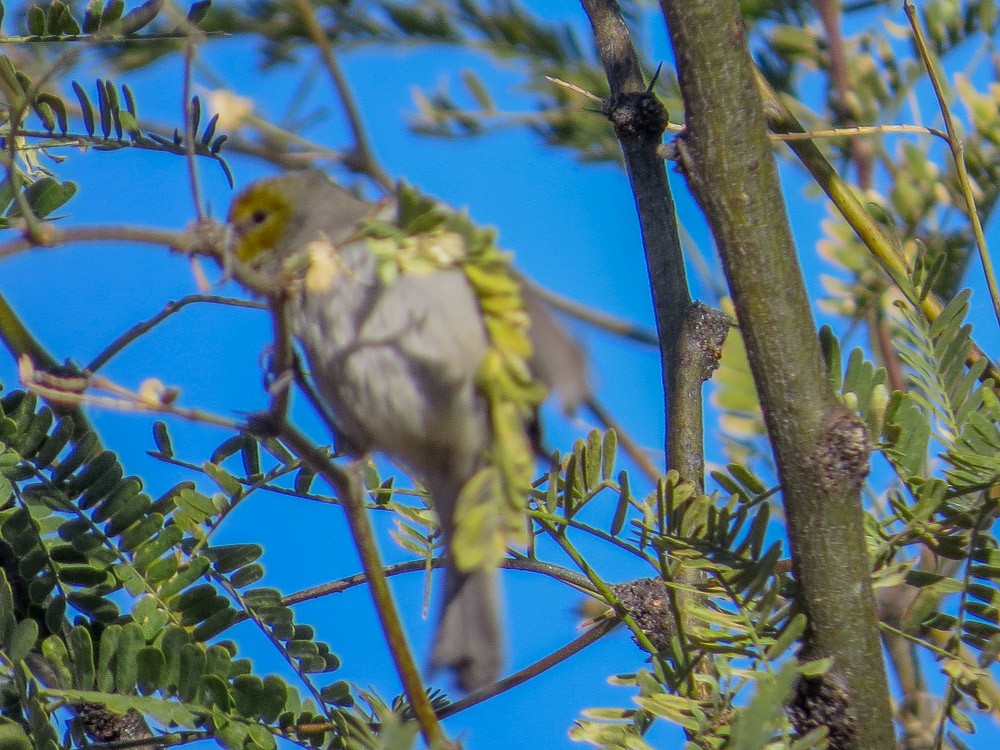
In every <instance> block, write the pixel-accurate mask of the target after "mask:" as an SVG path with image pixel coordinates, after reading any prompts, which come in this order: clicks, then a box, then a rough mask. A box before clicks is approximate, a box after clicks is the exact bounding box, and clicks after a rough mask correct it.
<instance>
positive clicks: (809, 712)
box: [785, 673, 858, 750]
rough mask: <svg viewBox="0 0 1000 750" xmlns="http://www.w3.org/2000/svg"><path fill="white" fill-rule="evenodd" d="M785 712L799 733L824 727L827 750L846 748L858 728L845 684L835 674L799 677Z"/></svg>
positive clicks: (852, 740) (856, 718)
mask: <svg viewBox="0 0 1000 750" xmlns="http://www.w3.org/2000/svg"><path fill="white" fill-rule="evenodd" d="M785 712H786V713H787V714H788V719H789V720H790V721H791V722H792V726H794V727H795V731H796V732H798V733H799V734H800V735H804V734H807V733H809V732H811V731H812V730H814V729H817V728H819V727H826V728H827V731H828V732H829V734H828V735H827V743H828V744H827V747H828V748H829V750H847V748H849V747H852V746H853V743H854V739H855V735H856V734H857V731H858V717H857V712H856V711H855V709H854V706H853V705H852V704H851V700H850V696H849V695H848V692H847V687H846V686H845V684H844V682H843V680H842V679H841V678H840V677H838V676H837V675H835V674H832V673H827V674H823V675H819V676H816V677H812V676H808V677H807V676H805V675H803V676H802V677H800V678H799V680H798V682H797V683H796V685H795V692H794V693H793V694H792V697H791V699H790V700H789V701H788V705H786V706H785Z"/></svg>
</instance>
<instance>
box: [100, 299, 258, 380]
mask: <svg viewBox="0 0 1000 750" xmlns="http://www.w3.org/2000/svg"><path fill="white" fill-rule="evenodd" d="M196 302H208V303H211V304H214V305H229V306H232V307H248V308H252V309H254V310H265V309H267V306H266V305H264V304H263V303H261V302H257V301H255V300H245V299H236V298H234V297H221V296H219V295H216V294H189V295H187V296H186V297H181V298H180V299H179V300H172V301H170V302H168V303H167V304H166V305H165V306H164V308H163V309H162V310H160V311H159V312H158V313H156V315H154V316H153V317H151V318H149V319H148V320H144V321H142V322H140V323H136V324H135V325H134V326H132V327H131V328H129V329H128V330H127V331H125V332H124V333H123V334H121V335H120V336H118V337H117V338H116V339H115V340H114V341H112V342H111V343H110V344H108V345H107V346H106V347H104V349H102V350H101V351H100V352H99V353H98V354H97V356H95V357H94V358H93V359H92V360H91V361H90V363H89V364H88V365H87V366H86V367H85V368H84V369H86V370H87V371H88V372H97V371H98V370H100V369H101V368H102V367H104V365H106V364H107V363H108V362H109V361H110V360H111V358H112V357H114V356H116V355H117V354H120V353H121V351H122V350H123V349H125V347H127V346H128V345H129V344H132V343H133V342H135V341H136V340H137V339H138V338H139V337H141V336H144V335H145V334H147V333H149V331H151V330H152V329H153V328H155V327H156V326H158V325H159V324H160V323H162V322H163V321H164V320H166V319H167V318H169V317H170V316H172V315H174V314H176V313H179V312H180V311H181V310H182V309H183V308H185V307H187V306H188V305H192V304H194V303H196Z"/></svg>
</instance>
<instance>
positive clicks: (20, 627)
mask: <svg viewBox="0 0 1000 750" xmlns="http://www.w3.org/2000/svg"><path fill="white" fill-rule="evenodd" d="M37 640H38V623H37V622H35V621H34V620H30V619H27V620H21V621H20V622H18V623H17V624H16V625H15V626H14V630H13V632H12V633H11V636H10V644H9V645H8V646H7V654H6V656H7V658H8V659H9V660H10V661H11V662H13V663H15V664H16V663H18V662H20V661H21V660H22V659H24V657H26V656H27V655H28V653H29V652H30V651H31V650H32V649H33V648H34V647H35V642H36V641H37Z"/></svg>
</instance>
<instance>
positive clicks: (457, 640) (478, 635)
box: [431, 565, 503, 692]
mask: <svg viewBox="0 0 1000 750" xmlns="http://www.w3.org/2000/svg"><path fill="white" fill-rule="evenodd" d="M497 586H498V583H497V575H496V571H495V570H493V569H492V568H481V569H478V570H473V571H470V572H468V573H463V572H460V571H458V570H456V569H455V568H454V567H453V566H451V565H449V566H448V567H447V568H446V578H445V596H444V601H443V602H442V606H441V615H440V618H439V620H438V626H437V633H436V634H435V636H434V650H433V652H432V654H431V665H432V666H433V667H434V668H435V669H437V668H440V667H446V668H448V669H450V670H452V671H453V672H454V674H455V677H456V678H457V680H458V685H459V687H460V688H462V690H464V691H466V692H470V691H472V690H478V689H479V688H481V687H484V686H486V685H489V684H490V683H492V682H495V681H496V679H497V677H498V676H499V674H500V666H501V663H502V661H503V656H502V651H503V647H502V639H503V636H502V633H501V625H500V602H499V594H498V591H497Z"/></svg>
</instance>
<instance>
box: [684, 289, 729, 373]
mask: <svg viewBox="0 0 1000 750" xmlns="http://www.w3.org/2000/svg"><path fill="white" fill-rule="evenodd" d="M683 326H684V328H683V332H682V334H681V340H682V342H683V343H682V345H681V359H682V361H681V363H680V364H681V366H682V367H685V366H687V365H691V366H693V367H694V371H695V372H697V373H698V376H699V377H700V378H701V380H702V381H703V382H704V381H706V380H708V379H709V378H710V377H712V373H713V372H715V371H716V369H718V367H719V359H720V358H721V357H722V345H723V344H724V343H725V341H726V335H727V334H728V333H729V329H730V328H732V327H733V321H732V319H731V318H730V317H729V316H728V315H726V314H725V313H724V312H722V311H721V310H715V309H713V308H711V307H709V306H708V305H705V304H703V303H701V302H695V303H694V304H692V305H691V306H690V307H688V309H687V311H686V312H685V313H684V323H683Z"/></svg>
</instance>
